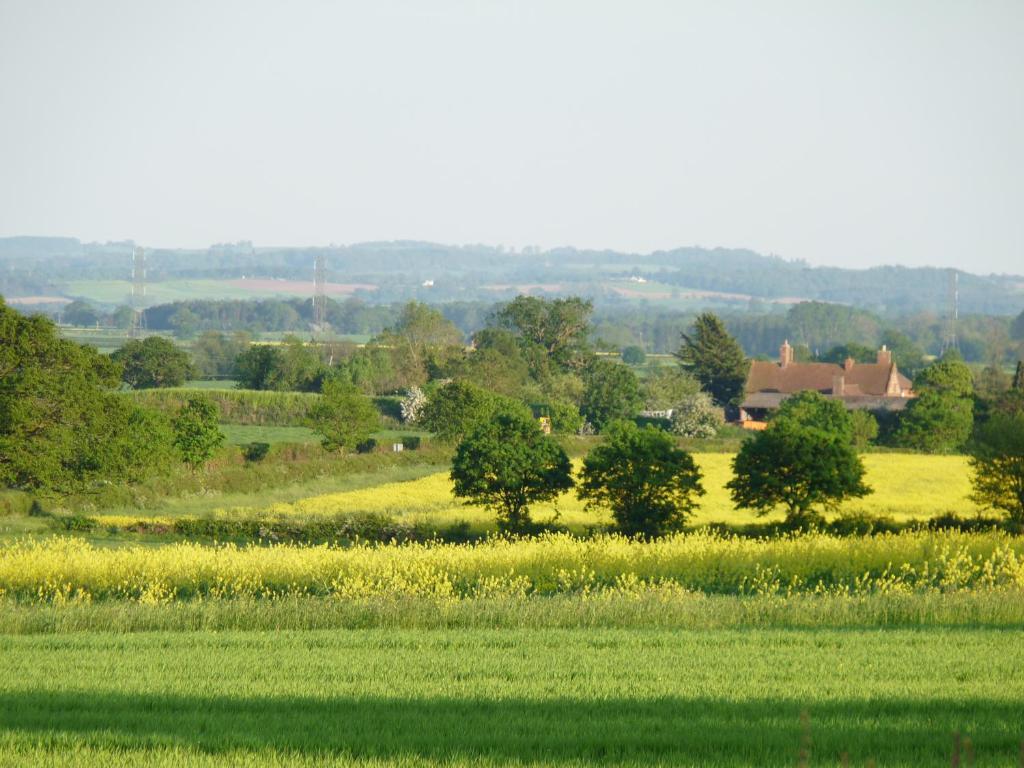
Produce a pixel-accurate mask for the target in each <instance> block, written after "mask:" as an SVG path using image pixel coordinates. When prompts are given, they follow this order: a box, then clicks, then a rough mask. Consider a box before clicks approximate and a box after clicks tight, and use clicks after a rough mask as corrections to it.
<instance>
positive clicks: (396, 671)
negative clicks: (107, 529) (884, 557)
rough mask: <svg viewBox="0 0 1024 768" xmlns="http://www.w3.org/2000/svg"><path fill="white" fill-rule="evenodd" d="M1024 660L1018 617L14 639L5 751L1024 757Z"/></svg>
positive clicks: (979, 761)
mask: <svg viewBox="0 0 1024 768" xmlns="http://www.w3.org/2000/svg"><path fill="white" fill-rule="evenodd" d="M1022 669H1024V633H1022V632H1021V631H1019V630H998V629H927V630H914V631H906V630H889V631H879V630H870V631H864V630H845V631H835V630H746V631H734V630H714V631H703V632H689V631H665V630H640V629H635V630H615V629H584V630H559V629H550V630H545V631H536V630H514V629H513V630H459V631H450V630H356V631H344V630H334V631H305V632H294V631H279V632H273V631H272V632H231V631H229V632H203V631H199V632H155V633H140V634H109V633H79V634H69V635H35V636H31V635H30V636H5V637H0V721H2V723H3V730H2V732H0V760H2V762H3V764H4V765H49V766H71V765H74V766H108V765H119V766H124V765H146V766H151V765H158V766H186V765H187V766H229V765H230V766H239V765H241V766H255V765H261V766H262V765H274V766H314V765H316V766H321V765H345V766H373V767H374V768H386V767H389V766H441V765H444V766H449V767H455V766H469V765H473V766H477V765H485V766H499V765H502V766H504V765H519V766H524V765H530V766H537V767H538V768H540V767H542V766H583V765H614V766H627V765H628V766H651V765H656V766H778V765H794V766H796V765H841V764H849V765H855V766H864V765H868V764H874V765H879V766H900V767H905V768H911V767H913V768H920V767H921V766H948V765H951V764H953V765H956V764H958V763H956V762H952V757H951V751H952V743H953V734H954V733H959V734H961V735H962V736H963V737H964V738H965V739H968V740H969V750H970V752H969V755H970V762H967V760H966V758H965V757H961V760H962V763H960V764H965V765H977V766H997V765H998V766H1010V765H1016V764H1017V760H1018V756H1019V751H1020V742H1021V738H1022V736H1024V673H1022V672H1021V670H1022ZM966 755H967V753H966V752H965V756H966ZM869 761H871V762H869Z"/></svg>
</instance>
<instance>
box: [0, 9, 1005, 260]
mask: <svg viewBox="0 0 1024 768" xmlns="http://www.w3.org/2000/svg"><path fill="white" fill-rule="evenodd" d="M14 234H51V235H69V236H76V237H80V238H83V239H88V240H106V239H125V238H132V239H135V240H136V241H138V242H140V243H143V244H147V245H151V246H202V245H206V244H209V243H212V242H217V241H228V240H238V239H251V240H253V241H255V242H256V243H257V244H258V245H274V244H279V245H280V244H296V245H297V244H326V243H329V242H335V243H351V242H356V241H361V240H373V239H399V238H402V239H424V240H435V241H439V242H445V243H464V242H485V243H492V244H498V243H502V244H505V245H514V246H523V245H529V244H539V245H541V246H543V247H552V246H556V245H575V246H577V247H607V248H615V249H620V250H628V251H647V250H653V249H659V248H672V247H674V246H679V245H691V244H696V245H704V246H715V245H722V246H736V247H749V248H753V249H756V250H760V251H762V252H766V253H777V254H780V255H782V256H785V257H788V258H804V259H807V260H809V261H810V262H812V263H815V264H833V265H842V266H861V265H867V264H878V263H904V264H911V265H918V264H937V265H944V266H947V265H948V266H956V267H961V268H964V269H968V270H971V271H1013V272H1024V2H1020V1H1019V0H1011V1H1009V2H997V1H994V0H970V1H967V0H964V1H963V2H942V1H941V0H924V1H921V2H910V1H907V0H896V1H890V0H886V1H884V2H883V1H881V0H879V1H877V2H867V1H861V2H845V3H839V2H829V1H828V0H809V1H808V2H775V3H769V2H719V1H718V0H714V1H712V0H707V2H701V3H696V2H682V1H680V2H653V1H652V2H647V1H645V0H630V1H629V2H626V0H623V1H622V2H616V3H610V2H597V1H596V0H579V1H578V2H570V1H569V0H545V1H544V2H521V3H515V2H511V0H509V1H508V2H460V1H457V0H433V1H430V2H428V1H427V0H420V1H418V2H396V1H393V0H366V2H361V3H354V2H353V3H348V2H257V1H255V0H244V1H243V0H240V1H239V2H220V1H218V0H201V1H200V0H194V1H188V0H184V1H182V0H176V1H175V2H171V1H170V0H168V1H167V2H146V1H145V0H125V1H124V2H105V1H103V0H90V2H72V1H71V0H68V2H49V1H47V0H24V2H20V1H15V0H0V235H14Z"/></svg>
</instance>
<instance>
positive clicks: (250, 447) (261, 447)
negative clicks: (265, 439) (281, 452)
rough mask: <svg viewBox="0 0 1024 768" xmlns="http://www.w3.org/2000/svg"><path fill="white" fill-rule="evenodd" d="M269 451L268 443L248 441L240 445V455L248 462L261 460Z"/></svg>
mask: <svg viewBox="0 0 1024 768" xmlns="http://www.w3.org/2000/svg"><path fill="white" fill-rule="evenodd" d="M268 453H270V443H248V444H246V445H243V446H242V456H243V457H244V458H245V460H246V461H248V462H253V463H255V462H258V461H263V459H265V458H266V457H267V454H268Z"/></svg>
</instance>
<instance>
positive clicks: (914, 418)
mask: <svg viewBox="0 0 1024 768" xmlns="http://www.w3.org/2000/svg"><path fill="white" fill-rule="evenodd" d="M973 408H974V407H973V404H972V402H971V400H970V399H968V398H966V397H954V396H952V395H947V394H943V393H942V392H939V391H936V390H932V389H926V390H924V391H923V392H921V393H920V394H919V395H918V396H917V397H915V398H914V399H913V400H911V401H910V403H909V404H908V405H907V408H906V410H905V411H903V413H902V414H901V415H900V420H899V425H898V426H897V428H896V433H895V435H893V442H894V443H895V444H896V445H897V446H899V447H901V448H907V449H910V450H914V451H923V452H924V453H956V452H958V451H960V450H962V449H963V447H964V445H966V443H967V440H968V438H970V436H971V429H972V427H973V425H974V410H973Z"/></svg>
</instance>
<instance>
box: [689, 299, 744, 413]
mask: <svg viewBox="0 0 1024 768" xmlns="http://www.w3.org/2000/svg"><path fill="white" fill-rule="evenodd" d="M676 356H677V357H678V358H679V360H680V362H681V363H682V365H683V367H684V368H686V369H687V370H688V371H690V372H691V373H692V374H693V375H694V376H695V377H696V378H697V380H698V381H699V382H700V384H701V387H703V388H704V389H705V390H706V391H707V392H709V393H710V394H711V396H712V397H713V398H714V399H715V402H716V403H718V404H719V405H731V404H735V402H736V401H737V399H738V398H739V397H740V395H742V394H743V386H744V384H745V383H746V380H747V372H748V370H749V368H750V365H749V363H748V362H747V356H746V355H745V354H744V353H743V349H742V348H741V347H740V345H739V344H738V343H737V342H736V339H734V338H733V337H732V336H730V335H729V332H728V331H727V330H726V329H725V325H724V324H723V323H722V321H721V320H720V319H719V318H718V317H717V316H716V315H714V314H712V313H711V312H705V313H703V314H701V315H698V317H697V319H696V320H695V321H694V326H693V331H692V332H691V333H690V334H686V333H684V334H683V345H682V347H680V348H679V351H678V352H677V353H676Z"/></svg>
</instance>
